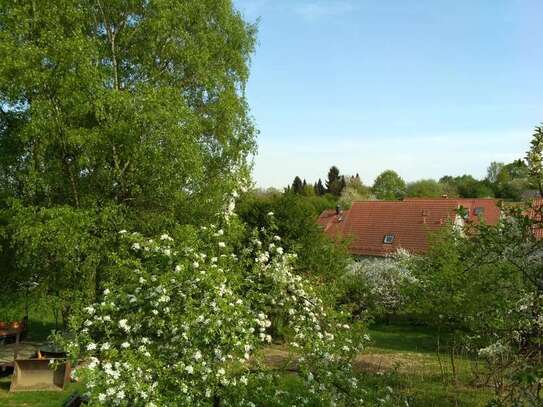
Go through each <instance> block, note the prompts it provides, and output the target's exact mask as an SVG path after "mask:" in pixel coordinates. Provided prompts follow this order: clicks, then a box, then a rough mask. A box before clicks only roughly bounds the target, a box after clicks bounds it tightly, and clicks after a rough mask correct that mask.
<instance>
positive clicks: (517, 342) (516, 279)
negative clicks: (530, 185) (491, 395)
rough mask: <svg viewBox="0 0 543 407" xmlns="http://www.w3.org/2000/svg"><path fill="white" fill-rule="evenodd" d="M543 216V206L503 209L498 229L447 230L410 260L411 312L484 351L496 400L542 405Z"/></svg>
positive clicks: (490, 227) (473, 350) (491, 227)
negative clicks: (541, 234) (541, 232)
mask: <svg viewBox="0 0 543 407" xmlns="http://www.w3.org/2000/svg"><path fill="white" fill-rule="evenodd" d="M542 218H543V217H542V216H541V214H540V208H512V209H505V208H504V214H503V216H502V220H501V221H500V222H499V223H498V225H496V226H489V225H485V224H481V225H473V224H471V225H468V226H467V227H466V228H465V229H464V230H463V231H460V230H459V229H453V228H444V229H442V230H441V231H439V232H438V233H437V234H435V235H434V236H433V238H432V245H431V248H430V250H429V252H428V253H427V254H426V255H425V256H421V257H418V258H415V259H414V260H413V262H412V263H411V265H410V271H411V273H412V274H413V275H414V277H415V278H416V282H415V283H414V284H412V285H410V286H409V287H408V289H407V292H408V293H409V295H410V296H411V301H410V303H409V304H410V305H409V307H408V310H409V312H411V313H413V314H417V315H418V316H419V318H421V319H422V320H423V321H424V322H425V323H428V324H432V325H434V326H436V327H438V328H440V329H442V330H443V329H446V330H452V331H456V333H457V334H458V333H462V334H463V335H456V338H455V341H457V342H458V341H460V340H466V341H467V346H469V349H470V350H471V351H472V352H476V351H478V354H479V357H481V358H482V359H483V360H485V361H486V363H487V366H488V370H487V374H488V376H489V380H492V381H493V382H494V383H496V387H495V391H496V395H497V397H498V399H499V400H501V401H504V402H507V403H509V404H511V405H523V404H522V403H523V402H527V401H528V400H534V402H535V405H537V404H538V403H540V402H541V399H540V395H539V393H538V392H539V390H538V386H537V385H536V383H537V381H538V380H540V378H541V377H542V374H543V372H542V371H541V360H540V357H539V356H538V355H540V352H541V350H542V344H541V337H542V336H543V332H542V329H541V326H540V324H538V323H537V322H536V321H540V320H541V319H542V318H543V305H542V304H543V301H542V300H541V299H542V298H543V295H542V294H543V285H542V284H541V281H542V280H541V275H542V274H541V273H542V268H541V264H542V263H541V253H542V252H543V242H542V241H541V240H538V239H536V238H535V236H534V233H533V231H534V230H538V229H541V219H542ZM466 236H467V237H466ZM528 377H529V379H527V380H524V379H523V378H528ZM518 403H520V404H518Z"/></svg>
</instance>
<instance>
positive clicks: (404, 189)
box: [285, 159, 540, 207]
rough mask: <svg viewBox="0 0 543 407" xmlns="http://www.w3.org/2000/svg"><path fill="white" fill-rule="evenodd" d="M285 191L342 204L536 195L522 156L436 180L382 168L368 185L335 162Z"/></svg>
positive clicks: (530, 196) (299, 180)
mask: <svg viewBox="0 0 543 407" xmlns="http://www.w3.org/2000/svg"><path fill="white" fill-rule="evenodd" d="M285 192H287V193H294V194H297V195H302V196H308V197H310V196H326V195H328V196H329V198H335V199H336V200H339V202H340V204H341V205H342V206H347V207H348V206H350V204H351V202H352V201H353V200H360V199H384V200H396V199H402V198H405V197H409V198H416V197H429V198H439V197H443V196H447V197H450V198H456V197H459V198H500V199H503V200H507V201H521V200H524V199H529V198H533V197H535V196H539V195H540V191H539V187H538V185H537V183H535V182H534V181H533V180H532V178H531V177H530V170H529V167H528V165H527V164H526V162H525V161H524V160H522V159H518V160H515V161H513V162H511V163H508V164H505V163H501V162H492V163H490V165H489V166H488V170H487V175H486V177H485V178H484V179H476V178H474V177H473V176H472V175H462V176H456V177H454V176H450V175H446V176H443V177H441V178H440V179H439V180H435V179H432V178H428V179H421V180H418V181H414V182H405V181H404V180H403V178H402V177H401V176H400V175H399V174H398V173H397V172H395V171H393V170H386V171H383V172H382V173H381V174H380V175H379V176H378V177H377V178H376V179H375V181H374V183H373V185H372V186H368V185H364V183H363V182H362V181H361V179H360V176H359V174H358V173H357V174H356V175H346V174H341V173H340V170H339V168H338V167H336V166H332V167H331V168H330V170H329V171H328V177H327V178H326V179H325V181H324V182H323V181H322V179H319V180H318V181H317V182H315V183H313V184H310V183H308V182H307V181H306V180H305V179H302V178H301V177H299V176H296V177H295V178H294V180H293V182H292V184H291V185H289V186H287V187H286V188H285Z"/></svg>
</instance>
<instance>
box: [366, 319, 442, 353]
mask: <svg viewBox="0 0 543 407" xmlns="http://www.w3.org/2000/svg"><path fill="white" fill-rule="evenodd" d="M368 333H369V335H370V337H371V339H372V341H371V344H370V346H372V347H376V348H379V349H381V350H383V351H385V352H386V351H391V352H417V353H435V352H436V351H437V343H438V333H437V331H435V330H433V329H431V328H427V327H413V326H403V325H385V324H376V325H373V326H371V327H370V329H369V330H368ZM439 342H440V351H441V352H447V342H448V336H447V335H441V337H440V338H439Z"/></svg>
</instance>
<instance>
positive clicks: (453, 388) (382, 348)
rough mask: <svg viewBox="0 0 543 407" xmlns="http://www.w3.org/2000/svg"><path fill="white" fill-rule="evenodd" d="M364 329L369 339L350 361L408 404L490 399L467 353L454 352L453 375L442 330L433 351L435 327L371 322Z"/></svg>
mask: <svg viewBox="0 0 543 407" xmlns="http://www.w3.org/2000/svg"><path fill="white" fill-rule="evenodd" d="M369 334H370V336H371V337H372V342H371V344H370V346H368V347H367V349H366V352H364V354H363V355H362V356H361V357H360V358H359V359H358V360H357V364H355V366H357V367H358V369H359V371H361V373H360V376H361V378H362V381H363V382H364V383H365V384H366V385H367V386H370V387H374V388H379V387H386V386H390V387H391V388H392V389H393V394H394V396H395V397H397V399H398V402H400V400H402V401H403V400H405V401H407V403H408V405H409V406H425V407H426V406H485V405H487V403H488V402H489V401H490V400H491V398H492V392H491V391H490V389H488V388H486V387H484V386H482V384H481V383H480V380H478V375H477V374H476V372H477V365H476V362H475V361H474V360H472V359H471V358H470V357H469V356H468V355H465V354H463V355H462V354H460V355H459V356H456V357H455V361H454V365H455V374H454V375H453V368H452V363H451V360H450V354H449V352H448V346H447V345H448V339H449V338H448V337H447V336H445V337H444V338H441V342H442V343H441V345H440V348H441V352H440V354H439V355H438V353H437V338H438V336H437V333H436V332H435V331H432V330H431V329H428V328H423V327H413V326H404V325H377V326H374V327H372V328H371V329H370V331H369Z"/></svg>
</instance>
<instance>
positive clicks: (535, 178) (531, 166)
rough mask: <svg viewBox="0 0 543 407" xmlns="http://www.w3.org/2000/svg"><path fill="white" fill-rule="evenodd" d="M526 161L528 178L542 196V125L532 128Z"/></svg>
mask: <svg viewBox="0 0 543 407" xmlns="http://www.w3.org/2000/svg"><path fill="white" fill-rule="evenodd" d="M526 163H527V165H528V173H529V176H530V180H531V181H532V182H533V183H534V185H536V186H537V188H538V189H539V194H540V195H541V196H543V127H542V126H537V127H536V128H535V130H534V134H533V137H532V141H530V150H529V151H528V152H527V153H526Z"/></svg>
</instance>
